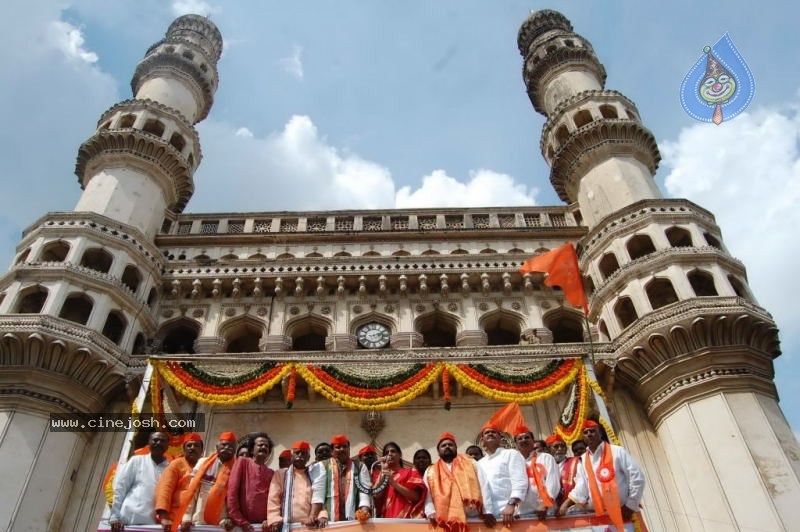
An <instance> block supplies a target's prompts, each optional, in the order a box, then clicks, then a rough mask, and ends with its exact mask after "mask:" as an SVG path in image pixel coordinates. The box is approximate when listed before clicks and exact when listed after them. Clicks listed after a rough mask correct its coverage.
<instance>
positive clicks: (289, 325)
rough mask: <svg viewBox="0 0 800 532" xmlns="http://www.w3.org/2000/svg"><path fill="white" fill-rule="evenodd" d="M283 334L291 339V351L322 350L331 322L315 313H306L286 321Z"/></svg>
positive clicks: (328, 334) (330, 328)
mask: <svg viewBox="0 0 800 532" xmlns="http://www.w3.org/2000/svg"><path fill="white" fill-rule="evenodd" d="M284 331H285V332H284V334H285V335H286V336H288V337H289V338H291V339H292V351H324V350H325V342H326V340H327V338H328V336H330V334H331V332H332V331H333V323H332V322H331V321H330V320H329V319H327V318H323V317H322V316H319V315H316V314H306V315H304V316H298V317H296V318H292V319H290V320H289V321H287V322H286V325H285V327H284Z"/></svg>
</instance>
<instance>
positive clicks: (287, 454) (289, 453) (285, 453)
mask: <svg viewBox="0 0 800 532" xmlns="http://www.w3.org/2000/svg"><path fill="white" fill-rule="evenodd" d="M290 456H292V451H290V450H289V449H286V450H285V451H281V454H279V455H278V458H289V457H290Z"/></svg>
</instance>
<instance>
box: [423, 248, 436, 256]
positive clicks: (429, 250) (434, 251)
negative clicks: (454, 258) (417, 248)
mask: <svg viewBox="0 0 800 532" xmlns="http://www.w3.org/2000/svg"><path fill="white" fill-rule="evenodd" d="M438 254H439V252H438V251H436V250H435V249H426V250H425V251H423V252H422V253H420V255H438Z"/></svg>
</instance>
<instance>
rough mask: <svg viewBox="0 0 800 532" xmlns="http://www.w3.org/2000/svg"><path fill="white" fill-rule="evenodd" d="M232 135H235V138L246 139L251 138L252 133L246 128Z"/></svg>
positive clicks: (241, 128)
mask: <svg viewBox="0 0 800 532" xmlns="http://www.w3.org/2000/svg"><path fill="white" fill-rule="evenodd" d="M234 135H236V136H237V137H244V138H246V139H252V138H253V132H252V131H250V130H249V129H248V128H246V127H240V128H239V129H237V130H236V131H235V132H234Z"/></svg>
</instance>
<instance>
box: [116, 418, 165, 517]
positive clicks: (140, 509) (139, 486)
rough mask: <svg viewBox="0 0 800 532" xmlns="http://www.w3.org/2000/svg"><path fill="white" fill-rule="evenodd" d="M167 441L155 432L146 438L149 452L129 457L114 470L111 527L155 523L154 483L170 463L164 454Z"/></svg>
mask: <svg viewBox="0 0 800 532" xmlns="http://www.w3.org/2000/svg"><path fill="white" fill-rule="evenodd" d="M168 444H169V439H168V438H167V436H166V435H165V434H164V433H162V432H154V433H153V434H151V435H150V440H149V441H148V445H149V447H150V453H149V454H143V455H138V456H132V457H131V458H130V459H129V460H128V462H127V463H126V464H125V465H124V466H122V467H121V471H118V472H117V475H116V480H115V481H114V501H113V502H112V504H111V513H110V515H109V518H108V522H109V524H110V525H111V530H113V531H119V530H122V529H123V526H124V525H152V524H155V523H156V516H155V502H156V500H155V499H156V484H157V483H158V479H159V478H160V477H161V473H163V472H164V470H165V469H166V468H167V466H168V465H169V459H167V457H166V456H165V455H164V452H165V451H166V450H167V445H168Z"/></svg>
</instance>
